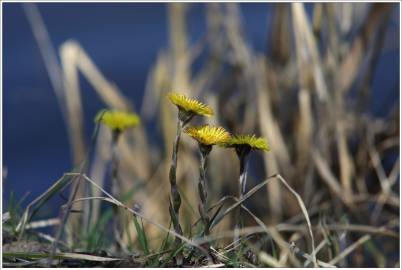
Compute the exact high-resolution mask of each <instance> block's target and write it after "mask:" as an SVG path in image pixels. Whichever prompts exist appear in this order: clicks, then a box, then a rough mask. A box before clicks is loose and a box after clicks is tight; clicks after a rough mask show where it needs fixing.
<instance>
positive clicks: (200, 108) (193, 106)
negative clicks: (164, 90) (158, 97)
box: [167, 92, 214, 117]
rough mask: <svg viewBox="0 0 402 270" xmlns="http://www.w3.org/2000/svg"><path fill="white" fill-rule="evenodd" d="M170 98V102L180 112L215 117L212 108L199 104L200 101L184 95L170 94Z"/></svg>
mask: <svg viewBox="0 0 402 270" xmlns="http://www.w3.org/2000/svg"><path fill="white" fill-rule="evenodd" d="M167 96H168V98H169V99H170V101H171V102H172V103H173V104H174V105H176V106H177V107H178V108H179V109H180V110H184V111H186V112H189V113H193V114H198V115H204V116H208V117H210V116H212V115H214V111H213V110H212V108H211V107H210V106H208V105H206V104H204V103H201V102H199V101H198V100H195V99H192V98H188V97H186V96H185V95H183V94H179V93H174V92H170V93H168V95H167Z"/></svg>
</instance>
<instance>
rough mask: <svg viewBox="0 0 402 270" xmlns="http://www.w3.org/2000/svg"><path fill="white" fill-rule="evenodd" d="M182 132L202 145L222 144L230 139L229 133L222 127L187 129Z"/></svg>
mask: <svg viewBox="0 0 402 270" xmlns="http://www.w3.org/2000/svg"><path fill="white" fill-rule="evenodd" d="M184 132H185V133H187V134H188V135H190V136H191V137H192V138H193V139H195V140H196V141H198V143H200V144H202V145H215V144H224V143H226V142H227V141H229V139H230V133H229V132H227V131H226V130H225V129H224V128H223V127H214V126H209V125H204V126H198V127H188V128H186V129H185V130H184Z"/></svg>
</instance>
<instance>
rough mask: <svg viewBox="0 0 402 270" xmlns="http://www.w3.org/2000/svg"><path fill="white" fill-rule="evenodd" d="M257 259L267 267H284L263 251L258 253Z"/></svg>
mask: <svg viewBox="0 0 402 270" xmlns="http://www.w3.org/2000/svg"><path fill="white" fill-rule="evenodd" d="M258 259H259V260H260V261H261V262H262V263H265V264H266V265H268V266H271V267H279V268H282V267H285V265H283V264H281V262H279V261H278V260H276V259H275V258H274V257H272V256H271V255H269V254H267V253H265V252H264V251H262V252H260V253H259V254H258Z"/></svg>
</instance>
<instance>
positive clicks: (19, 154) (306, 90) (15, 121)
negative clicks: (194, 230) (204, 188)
mask: <svg viewBox="0 0 402 270" xmlns="http://www.w3.org/2000/svg"><path fill="white" fill-rule="evenodd" d="M399 10H400V9H399V5H398V4H383V5H381V4H373V3H355V4H351V3H345V4H341V3H336V4H308V3H307V4H275V3H250V4H244V3H242V4H234V3H231V4H201V3H194V4H177V5H172V4H156V3H154V4H133V3H124V4H111V3H108V4H100V3H98V4H85V3H80V4H78V3H77V4H75V3H74V4H72V3H69V4H67V3H60V4H45V3H41V4H37V5H36V6H34V7H32V6H25V8H24V6H23V5H22V4H17V3H15V4H13V3H6V4H3V59H2V61H3V103H2V110H3V191H2V192H3V207H5V208H7V206H8V203H9V201H10V199H13V200H15V201H18V200H20V199H23V200H22V206H26V205H27V204H28V203H29V202H30V201H32V200H33V199H34V198H36V197H37V196H38V195H40V194H41V193H42V192H44V191H45V190H46V189H47V188H48V187H49V186H50V185H51V184H52V183H54V182H55V181H56V180H57V179H58V178H60V177H61V176H62V175H63V173H65V172H69V171H71V170H73V168H75V167H76V166H77V164H79V162H80V161H82V159H83V158H84V153H85V151H86V150H88V148H89V146H90V139H91V135H92V133H93V130H94V121H93V119H94V116H95V115H96V113H97V112H98V111H99V110H100V109H102V108H105V107H118V108H131V109H133V110H134V111H136V112H138V113H139V114H140V115H141V118H142V122H143V124H142V126H141V128H139V129H137V130H134V131H132V132H130V133H129V134H127V135H126V137H125V141H124V142H121V143H120V145H119V146H120V149H121V159H122V165H121V171H122V175H123V178H124V179H125V180H124V181H125V183H126V187H127V190H133V192H134V193H135V194H136V195H135V196H132V199H130V200H129V203H130V204H137V205H139V206H140V207H141V208H142V209H143V211H144V212H145V213H147V214H149V215H150V216H155V218H156V219H159V220H161V221H163V222H165V223H167V222H168V217H167V215H166V214H167V213H166V212H167V211H166V210H167V209H164V207H165V206H166V202H167V200H168V188H167V187H168V180H167V170H168V166H169V159H170V156H171V152H170V151H171V143H172V142H173V134H174V132H175V131H174V129H175V113H176V111H175V108H174V107H173V106H171V105H170V104H169V103H168V101H167V100H166V98H165V94H166V92H167V91H170V90H175V91H179V92H184V93H185V94H187V95H190V96H194V97H198V98H199V99H200V100H203V101H205V102H206V103H209V104H211V105H212V106H213V107H214V108H215V111H216V117H215V118H214V119H210V120H208V122H209V123H211V124H220V125H223V126H225V127H226V128H227V129H229V130H230V131H232V132H234V133H236V132H239V133H255V134H257V135H261V136H264V137H266V138H267V139H268V142H269V144H270V146H271V149H272V150H271V151H270V152H269V153H265V154H261V153H256V154H255V155H253V159H252V162H251V169H250V177H249V187H251V186H253V185H255V184H257V183H259V182H261V180H263V179H265V178H266V177H267V176H269V175H272V174H274V173H280V174H281V175H283V176H284V178H285V179H286V180H287V181H288V182H289V183H290V184H291V185H292V186H293V187H294V188H295V189H296V191H297V192H298V193H300V194H301V195H302V197H303V199H304V201H305V203H306V205H307V207H308V210H312V213H311V215H313V216H314V215H315V216H314V217H315V218H314V217H313V219H314V221H313V223H314V224H318V221H319V220H322V216H323V215H324V216H325V215H328V216H330V218H328V217H327V221H328V222H329V223H332V222H333V223H336V224H338V223H339V222H344V223H345V224H348V223H359V224H367V225H372V226H383V225H384V226H389V228H390V229H391V230H396V231H397V233H398V234H399V225H398V224H399V221H396V218H398V220H399V167H395V166H396V164H397V163H399V124H398V123H399V105H400V104H399V97H400V91H399V86H400V77H399V75H400V63H399V59H400V43H399V41H400V13H399ZM29 18H30V19H29ZM41 22H43V25H42V24H41ZM43 26H44V27H43ZM35 27H36V30H37V31H38V29H41V31H44V32H41V35H40V37H39V38H40V39H41V38H43V39H42V42H44V43H43V44H45V45H44V46H45V47H43V48H45V58H46V57H48V58H47V59H56V62H55V64H56V66H51V68H50V70H53V71H54V73H56V75H54V74H53V76H56V77H57V76H60V78H62V76H63V75H65V76H67V77H68V74H67V73H62V71H63V69H62V68H61V67H62V65H61V64H65V63H70V64H71V63H72V62H74V63H78V62H79V61H80V60H79V59H81V60H82V59H84V58H85V59H87V57H88V59H90V61H92V63H93V64H94V65H93V67H96V69H97V70H98V71H99V72H100V74H102V76H101V77H96V76H95V77H92V78H94V79H93V80H94V81H96V82H98V83H99V84H98V89H101V90H96V89H95V88H97V87H94V86H93V84H92V83H91V82H90V80H88V74H92V75H93V74H94V73H96V72H93V71H94V68H91V67H88V65H89V64H88V62H85V63H84V64H82V66H79V65H80V64H78V66H79V69H85V68H87V69H86V71H87V72H88V73H87V74H83V73H85V72H81V71H82V70H80V72H79V73H78V74H79V75H78V81H79V86H78V88H79V89H78V88H77V89H78V93H80V97H78V100H79V101H80V102H79V104H81V106H82V108H81V109H80V106H78V105H77V104H78V103H74V102H76V101H77V99H74V101H72V102H73V103H74V104H72V105H71V107H68V106H69V105H66V104H67V102H68V100H69V96H70V95H73V93H75V92H74V89H75V88H74V87H75V86H76V85H74V83H71V80H72V78H73V77H74V75H71V74H74V72H72V73H69V75H71V76H72V77H68V78H67V77H65V79H66V81H69V82H70V83H71V84H70V85H68V83H67V84H64V85H61V87H59V89H61V92H62V94H61V96H62V97H61V98H60V97H59V98H58V97H57V95H56V92H55V85H54V84H52V81H51V79H50V77H49V69H47V67H46V65H45V62H44V58H43V54H41V50H40V46H41V45H40V44H38V40H37V39H36V38H35V36H34V34H33V30H35ZM46 37H48V38H49V40H48V41H50V43H47V40H46ZM67 41H68V43H66V42H67ZM43 44H42V45H43ZM49 45H51V46H52V47H53V48H54V51H52V50H49V48H51V47H46V46H49ZM63 46H64V49H65V51H64V52H65V55H64V57H65V58H62V57H61V55H62V53H61V52H62V49H61V48H63ZM83 55H84V56H83ZM52 57H53V58H52ZM77 59H78V60H77ZM69 60H70V61H69ZM50 61H51V60H50ZM63 61H65V62H63ZM85 65H86V66H85ZM73 66H74V65H73ZM89 66H91V65H89ZM54 67H57V68H56V69H54ZM65 67H66V66H65ZM69 67H70V66H69ZM64 71H65V70H64ZM91 72H92V73H91ZM57 74H58V75H57ZM66 74H67V75H66ZM50 76H52V75H51V74H50ZM101 78H104V79H105V80H106V81H103V79H101ZM95 84H96V83H95ZM56 85H57V83H56ZM59 86H60V85H59ZM56 88H57V87H56ZM77 89H76V90H77ZM56 90H57V89H56ZM116 93H118V94H116ZM114 94H116V95H117V96H115V95H114ZM70 97H71V96H70ZM70 100H72V99H70ZM63 102H64V104H63ZM69 108H70V109H71V110H70V111H69ZM68 112H69V113H70V114H68ZM63 113H64V114H65V115H64V116H63ZM69 121H70V122H69ZM197 121H198V123H202V122H204V121H206V120H201V119H198V120H197ZM74 134H75V135H74ZM99 134H100V135H99V138H98V144H97V145H96V147H95V148H96V150H94V153H92V155H91V158H90V168H89V172H88V174H89V175H90V176H92V177H95V178H97V179H100V180H99V181H100V183H103V184H104V186H105V187H107V185H108V184H107V183H108V173H109V171H108V170H109V163H108V162H109V161H110V134H108V132H107V130H104V129H101V132H100V133H99ZM69 136H71V137H70V139H69ZM74 136H76V137H74ZM71 138H72V139H71ZM396 139H398V141H396ZM370 143H371V144H372V145H371V144H370ZM387 143H388V144H387ZM384 144H385V146H384ZM381 147H382V148H381ZM195 150H196V146H195V145H194V143H193V142H192V141H191V140H190V139H188V138H187V139H186V138H184V139H183V143H182V151H183V153H181V156H180V159H179V172H178V173H179V178H180V180H179V184H180V183H181V186H182V188H183V192H184V193H186V194H187V197H188V198H189V199H188V200H189V203H188V205H187V206H186V205H185V206H184V207H183V208H184V209H183V210H182V211H183V212H184V215H183V216H185V217H186V222H188V223H189V222H190V221H194V218H195V215H194V213H193V214H191V213H192V211H193V210H192V209H191V206H192V205H196V201H197V200H196V198H197V196H196V186H195V183H196V181H197V173H198V171H197V162H198V161H197V159H198V156H197V155H196V152H195ZM225 151H226V152H225ZM227 151H228V150H222V149H217V150H216V151H215V150H214V153H213V154H212V156H211V162H210V164H211V168H210V172H209V178H210V181H211V182H210V188H211V190H212V191H213V192H212V197H211V200H217V199H219V198H220V197H221V196H223V195H228V194H235V193H236V190H237V187H236V184H235V183H236V177H237V176H236V174H237V171H238V165H237V163H236V162H237V160H236V156H235V154H234V153H228V152H227ZM320 160H323V161H324V162H320ZM180 166H181V168H180ZM183 167H184V168H183ZM395 171H397V173H396V172H395ZM381 172H383V174H381ZM395 174H396V175H395ZM391 176H392V177H391ZM384 179H391V180H390V181H391V186H390V187H388V188H384V184H383V183H384V181H385V182H387V181H386V180H384ZM388 182H389V181H388ZM388 184H389V183H388ZM385 185H387V184H385ZM83 189H84V188H83ZM82 192H85V191H82ZM12 194H13V195H12ZM342 194H343V195H342ZM131 195H132V194H131ZM381 196H382V199H379V198H380V197H381ZM12 197H13V198H12ZM384 198H385V199H384ZM52 202H53V203H51V204H49V205H48V206H47V207H46V208H44V209H42V210H41V212H40V213H38V217H51V216H54V215H55V214H57V213H58V211H59V207H60V205H61V203H62V202H63V198H62V196H56V197H55V198H53V199H52ZM248 205H249V206H250V208H251V209H255V211H256V213H257V214H260V216H262V219H263V220H264V222H266V223H267V224H272V223H279V222H285V221H286V220H287V219H289V218H292V217H294V216H296V215H298V214H300V211H299V208H298V207H297V204H296V202H295V200H294V198H292V197H291V195H289V194H288V193H287V192H286V191H285V190H283V189H282V188H281V186H280V184H270V185H269V186H268V187H267V189H266V190H265V192H264V193H263V194H259V195H258V196H257V197H256V198H255V199H254V200H253V201H251V202H248ZM317 209H318V210H317ZM323 209H324V210H323ZM356 209H358V211H357V210H356ZM356 211H357V212H359V211H360V212H361V213H360V214H357V213H356ZM373 211H374V213H376V216H375V217H376V218H374V217H373V216H372V212H373ZM323 213H325V214H323ZM378 217H381V218H378ZM297 220H298V219H297V218H296V219H295V220H294V221H295V222H297ZM299 221H300V222H302V219H299ZM229 223H230V222H229V221H228V222H227V224H226V225H225V224H223V225H222V227H225V226H229V225H228V224H229ZM356 239H357V236H356V235H353V234H352V235H350V238H348V237H346V240H342V241H343V242H342V241H341V242H342V243H341V244H340V246H342V245H343V247H345V246H347V245H348V244H350V243H353V241H355V240H356ZM381 239H382V238H381V237H380V238H376V239H375V240H376V241H377V242H375V244H377V243H379V242H381ZM386 239H387V238H386ZM394 240H395V239H392V241H394ZM373 241H374V240H373ZM374 246H376V245H374ZM377 247H378V248H379V249H382V250H383V252H384V253H383V256H384V257H385V258H387V260H386V262H387V264H386V265H388V266H394V265H395V262H397V261H399V245H397V241H395V242H392V243H384V242H383V243H382V244H379V245H377ZM368 252H369V253H370V252H372V251H368ZM370 254H371V253H370ZM365 258H366V257H365ZM388 259H389V260H388ZM345 263H352V264H349V265H353V266H359V265H366V266H367V265H370V266H378V265H379V264H380V263H381V262H380V263H379V260H378V259H376V258H374V259H373V258H371V257H370V256H368V259H367V261H366V260H363V259H361V258H360V257H357V258H354V257H353V258H351V259H350V261H347V262H345ZM388 263H389V264H388ZM346 265H348V264H346Z"/></svg>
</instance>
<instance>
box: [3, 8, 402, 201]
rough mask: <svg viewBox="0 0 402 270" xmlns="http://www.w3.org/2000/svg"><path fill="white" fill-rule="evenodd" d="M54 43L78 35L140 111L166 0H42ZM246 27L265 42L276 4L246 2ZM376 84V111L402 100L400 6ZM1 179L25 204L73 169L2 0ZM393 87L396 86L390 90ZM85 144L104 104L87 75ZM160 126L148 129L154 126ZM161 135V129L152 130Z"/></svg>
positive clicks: (192, 24)
mask: <svg viewBox="0 0 402 270" xmlns="http://www.w3.org/2000/svg"><path fill="white" fill-rule="evenodd" d="M39 9H40V12H41V14H42V16H43V18H44V21H45V23H46V26H47V28H48V31H49V33H50V37H51V40H52V42H53V44H54V46H55V47H56V48H58V47H59V46H60V45H61V44H62V43H63V42H64V41H66V40H67V39H71V38H73V39H75V40H77V41H78V42H79V43H80V44H81V46H82V47H83V48H84V49H85V50H86V52H87V53H88V54H89V56H90V57H91V58H92V60H93V61H94V62H95V63H96V65H97V66H98V67H99V69H100V70H101V71H102V73H103V74H104V75H105V76H106V77H107V78H108V79H109V80H111V81H113V82H114V83H116V84H117V85H118V87H119V88H120V89H121V90H122V92H123V93H124V95H126V96H127V97H128V98H129V99H130V101H131V102H132V104H133V105H134V107H135V108H140V106H141V102H142V98H143V94H144V87H145V83H146V78H147V75H148V72H149V70H150V68H151V67H152V65H153V64H154V62H155V60H156V57H157V54H158V52H159V51H161V50H162V49H165V48H167V47H168V42H169V36H168V27H167V13H166V5H165V4H84V3H81V4H65V3H63V4H40V5H39ZM204 11H205V7H204V5H202V4H194V5H192V6H191V7H190V11H189V12H190V14H189V16H188V30H189V32H190V41H191V42H192V43H194V42H195V41H197V40H198V38H199V37H200V36H202V34H204V33H205V13H204ZM241 11H242V15H243V19H244V23H245V24H244V30H245V31H244V32H245V33H246V36H247V38H248V40H249V41H250V44H251V46H252V47H254V48H255V49H256V50H258V51H259V52H261V53H263V52H264V51H265V49H266V47H267V42H268V40H267V33H268V31H269V27H268V26H269V16H270V12H271V11H272V5H271V4H242V5H241ZM394 13H395V14H393V17H396V19H395V18H394V19H393V20H391V22H390V24H389V27H388V30H387V38H386V47H387V48H388V49H387V50H386V51H385V52H384V53H383V56H382V57H381V59H380V64H379V67H380V68H378V69H377V70H376V75H375V81H374V83H373V86H374V88H373V93H374V95H375V97H377V98H375V99H373V104H372V105H373V112H375V113H378V114H379V115H385V114H386V113H387V110H386V109H384V108H383V106H384V105H383V104H384V103H383V101H384V102H386V104H390V101H388V99H391V102H392V101H393V100H396V99H399V91H398V87H399V62H398V60H399V25H398V23H399V9H398V8H397V9H396V11H395V12H394ZM3 29H4V32H3V42H4V43H3V49H4V50H3V59H2V61H3V104H2V106H3V107H2V109H3V147H4V148H3V158H4V160H3V167H5V168H6V170H7V177H6V179H5V181H4V183H3V188H4V189H3V198H4V202H5V205H7V200H8V198H9V194H10V192H11V191H13V192H14V193H15V195H16V197H17V198H21V197H22V196H23V195H24V194H25V193H26V192H27V191H29V192H30V194H29V195H28V196H27V198H26V200H25V201H24V205H26V203H28V202H29V201H31V200H32V199H33V198H35V197H37V196H38V195H39V194H40V193H42V192H43V191H45V190H46V188H48V187H49V186H50V184H51V183H52V182H54V181H55V180H56V179H58V178H59V177H60V176H61V175H62V174H63V173H64V172H67V171H69V170H71V166H72V164H71V156H70V149H69V146H68V139H67V132H66V128H65V125H64V123H63V121H62V116H61V112H60V109H59V107H58V105H57V100H56V97H55V95H54V92H53V90H52V88H51V85H50V81H49V78H48V75H47V72H46V69H45V66H44V64H43V61H42V57H41V55H40V52H39V50H38V46H37V44H36V42H35V40H34V37H33V35H32V32H31V29H30V27H29V24H28V21H27V19H26V17H25V15H24V12H23V9H22V6H21V4H14V3H6V4H3ZM393 85H395V86H396V88H395V87H392V86H393ZM80 86H81V89H82V92H81V93H82V98H83V102H84V111H85V128H86V130H85V134H86V139H87V141H88V140H89V138H90V135H91V132H92V130H93V117H94V115H95V114H96V112H97V111H98V110H99V109H101V108H103V107H104V105H103V104H102V102H101V101H100V99H99V98H98V97H97V95H96V93H95V92H94V91H93V89H92V88H91V87H90V85H89V84H88V82H86V80H85V79H81V85H80ZM155 130H156V128H155V127H154V128H152V126H151V127H150V128H149V131H155ZM154 135H155V136H154V137H158V134H154Z"/></svg>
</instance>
